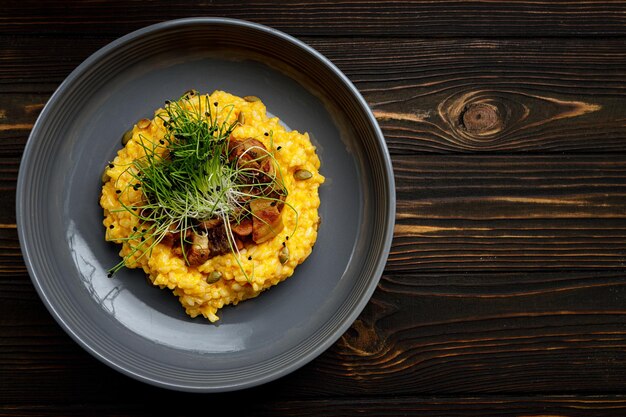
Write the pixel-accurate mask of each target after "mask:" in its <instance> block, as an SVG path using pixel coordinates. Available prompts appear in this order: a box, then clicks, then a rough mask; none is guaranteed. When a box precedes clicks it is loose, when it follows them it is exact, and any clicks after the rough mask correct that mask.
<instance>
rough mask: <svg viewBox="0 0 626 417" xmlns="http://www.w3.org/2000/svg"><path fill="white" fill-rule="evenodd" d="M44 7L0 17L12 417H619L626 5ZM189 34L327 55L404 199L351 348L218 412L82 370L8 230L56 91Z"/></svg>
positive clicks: (625, 347)
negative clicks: (134, 47)
mask: <svg viewBox="0 0 626 417" xmlns="http://www.w3.org/2000/svg"><path fill="white" fill-rule="evenodd" d="M40 3H44V2H39V1H29V0H22V1H20V2H7V1H4V2H2V4H0V415H11V416H13V415H15V416H17V415H29V416H33V415H44V416H57V415H100V414H102V415H116V416H125V415H144V414H145V415H155V413H158V412H159V411H161V410H163V409H164V408H165V407H167V406H169V405H175V406H176V407H177V411H175V412H174V414H175V415H178V414H198V413H200V415H202V414H209V413H215V412H216V408H215V407H216V406H217V405H219V404H222V405H226V406H227V407H228V408H227V410H235V411H237V412H238V413H241V414H248V415H257V414H258V415H271V416H279V415H285V416H286V415H310V416H321V415H337V416H339V415H354V414H371V415H390V416H395V415H419V416H452V415H462V416H481V417H482V416H522V415H523V416H539V415H542V416H619V415H622V416H623V415H626V268H625V264H624V262H625V261H626V2H621V1H602V2H594V1H580V2H577V1H570V2H567V3H566V2H563V3H561V2H549V1H545V2H544V1H542V2H535V1H532V2H531V1H517V2H502V1H487V0H483V1H472V2H462V1H452V0H449V1H441V2H431V1H412V2H409V1H393V2H377V1H351V0H343V1H340V2H339V1H338V2H333V1H329V2H323V3H317V2H313V1H308V0H300V1H296V0H292V1H289V2H282V3H281V4H280V5H278V4H273V3H272V2H267V1H250V2H246V1H243V2H241V1H239V2H234V1H215V2H204V1H190V2H179V1H157V2H152V3H147V2H144V1H138V0H126V1H124V2H104V1H90V2H76V3H71V2H48V3H46V4H40ZM189 16H226V17H233V18H242V19H247V20H251V21H255V22H259V23H263V24H266V25H270V26H273V27H275V28H277V29H280V30H283V31H285V32H287V33H289V34H292V35H294V36H296V37H298V38H300V39H302V40H304V41H305V42H308V43H309V44H310V45H312V46H313V47H315V48H316V49H318V50H319V51H320V52H321V53H323V54H324V55H326V56H327V57H329V58H330V59H331V60H332V61H333V62H334V63H335V64H336V65H337V66H339V68H340V69H341V70H343V71H344V72H345V73H346V74H347V76H348V77H349V78H350V79H351V80H352V81H353V82H354V83H355V84H356V86H357V87H358V88H359V90H360V91H361V92H362V94H363V95H364V97H365V98H366V100H367V101H368V102H369V104H370V105H371V107H372V109H373V110H374V113H375V115H376V117H377V118H378V120H379V123H380V124H381V127H382V128H383V131H384V133H385V137H386V140H387V144H388V146H389V150H390V152H391V155H392V157H393V163H394V169H395V176H396V182H397V197H398V209H397V225H396V229H395V239H394V241H393V247H392V253H391V256H390V258H389V261H388V264H387V267H386V270H385V273H384V275H383V277H382V279H381V281H380V285H379V286H378V289H377V290H376V292H375V294H374V296H373V298H372V300H371V302H370V303H369V304H368V306H367V307H366V308H365V310H364V312H363V313H362V314H361V316H360V317H359V319H358V320H357V321H356V322H355V323H354V325H353V326H352V328H351V329H350V330H349V331H348V332H347V333H346V334H345V335H344V336H343V337H342V338H341V339H340V340H339V341H338V342H337V343H336V344H335V345H334V346H333V347H332V348H331V349H329V350H328V351H327V352H326V353H324V354H323V355H321V356H320V357H319V358H317V359H316V360H314V361H313V362H311V363H310V364H309V365H307V366H305V367H304V368H302V369H300V370H298V371H296V372H294V373H293V374H291V375H289V376H287V377H285V378H282V379H280V380H278V381H275V382H272V383H269V384H266V385H264V386H261V387H257V388H254V389H249V390H246V391H243V392H237V393H229V394H222V395H197V394H196V395H193V394H186V393H177V392H169V391H165V390H162V389H158V388H154V387H152V386H148V385H144V384H142V383H139V382H137V381H135V380H132V379H130V378H127V377H125V376H123V375H121V374H119V373H117V372H115V371H113V370H112V369H109V368H108V367H106V366H105V365H103V364H101V363H100V362H99V361H97V360H96V359H94V358H92V357H91V356H90V355H89V354H87V353H86V352H85V351H83V350H82V349H81V348H80V347H79V346H78V345H76V344H75V343H74V342H73V341H72V340H71V339H70V338H69V337H68V336H67V335H66V334H65V333H64V332H63V331H62V330H61V328H60V327H59V326H58V325H57V324H56V323H55V322H54V320H53V319H52V317H51V316H50V315H49V314H48V312H47V311H46V309H45V308H44V306H43V304H42V302H41V301H40V300H39V298H38V296H37V294H36V293H35V290H34V288H33V286H32V284H31V282H30V280H29V278H28V274H27V272H26V269H25V266H24V263H23V260H22V257H21V255H20V249H19V244H18V240H17V232H16V226H15V213H14V203H15V187H16V179H17V173H18V167H19V161H20V157H21V154H22V151H23V148H24V145H25V143H26V140H27V137H28V134H29V131H30V129H31V127H32V125H33V122H34V121H35V119H36V117H37V115H38V113H39V111H40V110H41V109H42V107H43V106H44V104H45V103H46V100H47V99H48V98H49V97H50V95H51V94H52V93H53V91H54V90H55V89H56V88H57V87H58V85H59V84H60V83H61V81H63V79H64V78H65V77H66V76H67V75H68V74H69V73H70V71H72V70H73V69H74V68H75V67H76V66H77V65H78V64H79V63H80V62H82V61H83V60H84V59H85V58H86V57H88V56H89V55H90V54H91V53H93V52H94V51H96V50H97V49H98V48H100V47H102V46H104V45H105V44H107V43H108V42H110V41H112V40H113V39H115V38H117V37H119V36H121V35H123V34H126V33H128V32H130V31H132V30H134V29H137V28H140V27H143V26H146V25H148V24H151V23H156V22H160V21H163V20H168V19H173V18H181V17H189ZM231 415H232V413H231ZM235 415H237V414H235Z"/></svg>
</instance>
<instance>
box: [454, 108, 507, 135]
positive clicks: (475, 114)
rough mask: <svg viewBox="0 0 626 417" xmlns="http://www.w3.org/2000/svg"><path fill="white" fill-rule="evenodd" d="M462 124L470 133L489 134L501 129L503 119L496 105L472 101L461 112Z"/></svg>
mask: <svg viewBox="0 0 626 417" xmlns="http://www.w3.org/2000/svg"><path fill="white" fill-rule="evenodd" d="M460 124H461V125H462V126H463V127H464V128H465V130H466V131H467V132H468V133H472V134H474V135H489V134H493V133H495V132H496V131H499V130H500V128H501V127H502V119H501V117H500V114H499V112H498V108H497V107H496V106H494V105H491V104H487V103H472V104H468V105H467V106H466V107H465V108H464V109H463V111H462V112H461V120H460Z"/></svg>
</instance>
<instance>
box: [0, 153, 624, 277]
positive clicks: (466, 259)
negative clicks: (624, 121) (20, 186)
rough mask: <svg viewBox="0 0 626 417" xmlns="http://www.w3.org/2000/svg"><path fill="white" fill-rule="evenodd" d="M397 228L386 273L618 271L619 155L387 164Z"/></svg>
mask: <svg viewBox="0 0 626 417" xmlns="http://www.w3.org/2000/svg"><path fill="white" fill-rule="evenodd" d="M393 164H394V169H395V177H396V195H397V199H398V203H397V222H396V228H395V239H394V241H393V244H392V250H391V255H390V257H389V261H388V263H387V270H388V271H394V272H398V271H408V272H410V271H424V270H448V271H468V270H492V271H496V270H499V271H509V270H543V269H597V268H609V269H622V268H624V265H625V262H626V245H624V242H625V241H626V211H625V210H624V208H625V206H626V161H624V158H623V156H621V155H596V156H583V155H547V156H537V155H514V156H504V155H500V156H496V155H488V156H485V155H483V156H477V155H448V156H444V155H416V156H403V157H400V156H395V157H394V158H393ZM0 165H1V166H3V167H5V168H3V169H2V171H4V172H0V185H1V187H0V224H3V225H6V226H5V229H0V245H3V246H5V247H6V248H10V252H8V253H6V254H5V256H2V257H0V269H1V268H9V269H10V270H13V269H15V268H22V262H21V257H20V254H19V248H18V243H17V236H16V230H15V229H14V227H15V226H14V224H15V213H14V204H15V195H14V194H15V187H16V182H15V180H16V178H17V168H18V164H17V161H15V160H13V159H3V158H0Z"/></svg>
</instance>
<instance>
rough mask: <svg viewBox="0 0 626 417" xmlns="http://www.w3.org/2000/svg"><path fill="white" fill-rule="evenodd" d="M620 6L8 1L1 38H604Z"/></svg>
mask: <svg viewBox="0 0 626 417" xmlns="http://www.w3.org/2000/svg"><path fill="white" fill-rule="evenodd" d="M625 11H626V5H624V3H623V2H619V1H602V2H596V1H556V2H551V1H489V0H480V1H458V0H443V1H435V2H433V1H362V0H344V1H341V2H329V1H324V2H314V1H298V0H289V1H281V2H265V1H264V2H260V1H248V2H233V1H225V0H219V1H211V2H206V1H202V0H194V1H169V2H167V3H164V4H162V5H161V6H159V5H157V4H153V5H146V3H145V2H142V1H139V0H127V1H102V0H101V1H91V2H79V3H76V2H72V1H55V2H39V1H34V0H29V1H22V2H19V3H8V4H6V5H5V6H4V10H3V13H2V15H0V16H1V17H0V33H2V34H7V33H10V34H25V35H30V34H33V33H34V34H46V33H76V34H81V35H83V34H94V33H95V34H101V33H106V34H116V35H120V34H124V33H127V32H129V31H132V30H135V29H138V28H140V27H143V26H146V25H149V24H152V23H157V22H160V21H163V20H169V19H176V18H183V17H194V16H220V17H231V18H238V19H246V20H251V21H255V22H258V23H262V24H265V25H270V26H272V27H275V28H277V29H280V30H283V31H287V32H289V33H292V34H295V35H316V36H342V35H376V36H380V35H383V36H389V35H395V36H400V35H401V36H524V37H529V36H546V35H547V36H569V35H577V36H607V35H624V34H625V33H626V25H625V23H626V18H625V16H624V12H625Z"/></svg>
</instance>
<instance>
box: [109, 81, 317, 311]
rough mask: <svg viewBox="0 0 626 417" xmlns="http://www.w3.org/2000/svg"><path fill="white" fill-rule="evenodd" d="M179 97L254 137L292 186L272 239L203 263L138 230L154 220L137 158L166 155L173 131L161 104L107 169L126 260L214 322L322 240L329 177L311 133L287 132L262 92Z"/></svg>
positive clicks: (233, 136)
mask: <svg viewBox="0 0 626 417" xmlns="http://www.w3.org/2000/svg"><path fill="white" fill-rule="evenodd" d="M176 103H179V104H180V106H182V108H189V109H199V110H200V112H201V113H202V114H206V115H207V116H209V113H210V117H213V118H215V120H217V121H218V122H219V123H223V124H224V125H231V126H233V129H232V131H231V132H230V133H229V134H230V140H232V141H237V140H239V141H243V140H248V138H254V139H256V140H258V141H259V142H261V143H262V144H263V145H264V146H265V148H266V149H267V152H269V153H270V154H271V155H272V158H273V160H274V161H275V164H276V167H277V174H276V177H279V178H280V180H281V185H284V189H285V190H286V193H285V194H286V197H285V198H284V208H283V209H282V212H281V214H280V215H281V218H282V223H283V225H284V227H282V226H281V229H280V232H279V233H278V234H276V235H275V236H274V237H272V238H270V239H269V240H265V241H263V242H262V243H254V242H246V243H245V244H241V245H240V247H239V248H234V247H231V249H232V250H230V251H228V253H224V254H220V255H218V256H214V257H211V258H209V259H207V260H205V261H203V262H201V263H199V264H197V265H192V264H190V262H189V259H187V258H186V257H185V256H181V253H180V250H178V253H177V251H176V250H175V248H174V247H172V246H171V245H168V244H166V243H165V241H160V242H159V241H158V239H156V238H155V237H154V236H149V235H142V237H141V238H140V237H139V236H140V235H139V234H137V233H138V230H139V232H141V231H142V230H145V228H146V227H150V226H149V225H148V226H147V223H146V222H145V221H144V220H145V219H144V220H142V214H141V213H139V214H138V213H136V212H133V208H134V207H137V206H141V204H142V202H145V199H146V194H145V191H144V190H142V188H141V184H139V183H137V182H136V180H137V178H138V176H137V172H136V171H134V170H133V162H134V161H137V160H139V159H141V158H142V157H144V156H145V154H146V149H151V150H153V152H155V153H156V154H158V155H160V156H162V157H163V158H167V156H168V152H169V150H168V147H167V146H165V145H164V140H163V139H164V138H165V137H166V136H167V134H168V118H167V115H166V112H165V110H164V109H163V108H161V109H158V110H156V112H155V117H154V118H153V119H152V120H148V119H142V120H141V121H139V122H138V123H137V124H136V125H135V126H134V127H133V129H132V131H129V133H128V134H127V137H126V139H127V143H126V145H125V146H124V147H123V148H122V149H120V150H119V151H118V152H117V156H116V157H115V159H114V160H113V161H111V163H110V164H109V165H108V167H107V168H106V170H105V173H104V181H105V182H104V185H103V188H102V195H101V198H100V205H101V206H102V208H103V209H104V221H103V224H104V226H105V227H106V240H107V241H111V242H115V243H118V244H121V250H120V252H119V254H120V256H121V257H122V258H123V265H124V266H126V267H128V268H143V270H144V271H145V273H146V274H147V275H148V277H149V280H150V281H151V282H152V283H153V285H157V286H159V287H160V288H162V289H165V288H169V289H170V290H172V291H173V292H174V294H175V295H176V296H178V299H179V301H180V303H181V304H182V305H183V307H184V308H185V311H186V312H187V314H188V315H190V316H191V317H196V316H198V315H200V314H201V315H203V316H204V317H206V318H207V319H209V320H210V321H211V322H215V321H217V320H218V316H217V311H218V310H219V309H220V308H222V307H223V306H225V305H229V304H233V305H236V304H237V303H239V302H240V301H242V300H246V299H249V298H253V297H256V296H257V295H259V294H260V293H261V292H262V291H263V290H266V289H268V288H269V287H271V286H272V285H276V284H278V283H279V282H281V281H283V280H284V279H286V278H288V277H290V276H291V275H292V274H293V273H294V269H295V268H296V266H297V265H299V264H300V263H302V262H304V260H305V259H306V258H307V257H308V256H309V255H310V253H311V251H312V248H313V245H314V244H315V241H316V239H317V229H318V225H319V222H320V219H319V216H318V207H319V204H320V200H319V196H318V188H319V186H320V185H321V184H322V183H323V182H324V177H323V176H322V175H321V174H320V173H319V167H320V161H319V158H318V156H317V155H316V152H315V147H314V146H313V145H312V144H311V141H310V140H309V136H308V134H307V133H299V132H298V131H295V130H294V131H287V130H286V129H285V128H283V127H282V126H281V124H280V123H279V119H278V118H276V117H271V118H270V117H268V116H267V113H266V108H265V105H264V104H263V102H262V101H260V100H259V99H257V98H256V97H246V98H241V97H237V96H234V95H232V94H229V93H226V92H223V91H215V92H214V93H212V94H210V95H199V94H197V93H196V94H193V93H192V94H191V95H189V96H186V97H185V99H181V100H179V101H177V102H176ZM167 104H168V105H169V103H167ZM208 106H211V109H209V108H208ZM219 123H218V124H219ZM131 135H132V136H131ZM303 173H304V175H303ZM139 178H140V177H139ZM155 240H156V242H155ZM239 243H240V242H238V244H239Z"/></svg>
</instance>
